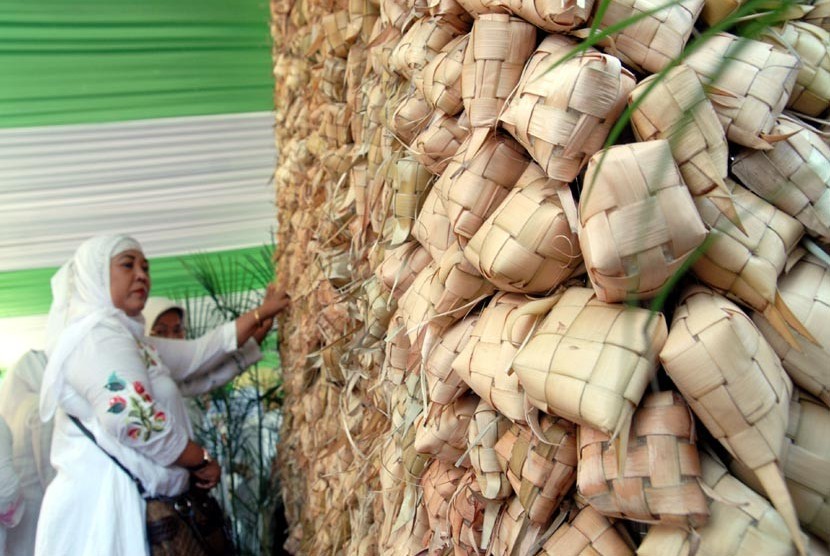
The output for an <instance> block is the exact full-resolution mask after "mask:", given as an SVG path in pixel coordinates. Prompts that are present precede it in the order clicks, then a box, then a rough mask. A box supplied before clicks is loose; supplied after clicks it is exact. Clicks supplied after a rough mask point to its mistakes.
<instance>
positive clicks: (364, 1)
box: [348, 0, 380, 53]
mask: <svg viewBox="0 0 830 556" xmlns="http://www.w3.org/2000/svg"><path fill="white" fill-rule="evenodd" d="M348 11H349V28H350V29H349V33H348V34H350V35H355V36H356V37H357V39H358V41H359V42H362V43H364V44H365V43H368V42H369V38H370V37H371V36H372V29H373V28H374V26H375V21H377V19H378V17H380V9H379V8H378V6H377V5H376V4H373V3H372V1H371V0H349V7H348ZM350 53H351V51H350Z"/></svg>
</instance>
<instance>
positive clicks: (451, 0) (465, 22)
mask: <svg viewBox="0 0 830 556" xmlns="http://www.w3.org/2000/svg"><path fill="white" fill-rule="evenodd" d="M413 4H414V6H413V9H414V11H415V13H416V14H417V15H419V16H421V17H425V16H433V17H438V18H440V19H442V20H444V21H446V22H447V23H449V24H451V25H452V26H453V27H455V28H456V29H457V30H458V31H460V32H462V33H467V32H468V31H469V30H470V28H471V27H472V25H473V16H472V14H470V13H469V12H467V10H465V9H464V6H462V5H461V4H459V3H458V2H457V1H456V0H413Z"/></svg>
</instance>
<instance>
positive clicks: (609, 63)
mask: <svg viewBox="0 0 830 556" xmlns="http://www.w3.org/2000/svg"><path fill="white" fill-rule="evenodd" d="M574 46H575V43H574V42H573V41H572V40H571V39H568V38H566V37H563V36H561V35H549V36H548V37H546V38H545V39H544V40H543V41H542V43H541V44H540V45H539V48H538V49H536V51H535V52H534V54H533V56H531V58H530V60H529V61H528V63H527V67H526V68H525V71H524V74H523V76H522V79H521V81H520V82H519V85H518V89H517V90H516V93H515V95H514V96H513V98H512V100H511V101H510V103H509V104H508V107H507V109H506V110H505V111H504V113H503V114H502V115H501V116H500V118H499V119H500V120H501V122H502V123H503V125H504V128H505V129H506V130H507V131H508V132H510V134H511V135H513V137H515V138H516V139H517V140H518V141H519V143H521V144H522V145H524V147H525V148H526V149H527V150H528V152H530V155H531V156H532V157H533V159H534V160H535V161H536V162H538V163H539V165H540V166H541V167H542V169H543V170H544V171H545V173H546V174H547V175H548V176H549V177H550V178H552V179H554V180H558V181H560V182H563V183H565V184H567V183H570V182H572V181H573V180H574V179H576V176H577V175H578V174H579V172H580V171H581V170H582V168H583V167H584V166H585V164H587V163H588V159H589V158H590V157H591V155H593V154H594V153H595V152H597V151H598V150H599V149H601V148H602V146H603V143H604V142H605V140H606V139H607V137H608V133H609V132H610V130H611V127H612V126H613V125H614V123H615V122H616V121H617V119H618V118H619V116H620V114H621V113H622V111H623V109H624V108H625V101H626V99H627V98H628V94H629V93H630V92H631V90H632V89H633V88H634V85H635V80H634V76H633V75H632V74H631V72H630V71H628V70H627V69H625V68H624V67H623V66H622V64H621V63H620V61H619V60H618V59H617V58H614V57H613V56H608V55H605V54H600V53H599V52H597V51H596V50H594V49H590V48H589V49H588V50H586V51H585V52H584V53H583V54H582V55H580V56H577V57H575V58H572V59H570V60H568V61H566V62H563V63H562V64H561V65H560V66H558V67H557V68H556V70H555V71H548V70H549V69H550V68H551V67H552V66H553V65H554V64H556V63H557V62H559V61H560V60H562V59H563V58H564V57H565V56H566V55H567V54H568V53H569V52H570V51H571V50H572V49H573V47H574ZM563 197H564V198H563V200H562V202H563V207H564V208H565V212H566V214H568V216H569V218H571V217H573V216H575V213H576V210H575V208H573V207H572V206H573V205H574V202H573V201H572V200H570V192H569V191H567V190H565V191H564V194H563ZM568 205H571V206H568ZM571 227H572V228H573V229H574V230H576V222H571Z"/></svg>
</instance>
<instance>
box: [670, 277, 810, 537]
mask: <svg viewBox="0 0 830 556" xmlns="http://www.w3.org/2000/svg"><path fill="white" fill-rule="evenodd" d="M660 360H661V361H662V363H663V366H664V367H665V369H666V372H667V373H668V374H669V376H670V377H671V379H672V380H673V381H674V383H675V384H676V385H677V387H678V388H679V389H680V392H681V393H682V394H683V396H684V397H685V398H686V401H687V402H688V403H689V405H690V406H691V408H692V410H693V411H694V412H695V414H696V415H697V416H698V418H699V419H700V420H701V421H702V422H703V424H704V426H705V427H706V428H707V429H708V430H709V432H710V433H711V434H712V436H714V437H715V438H716V439H718V440H719V441H720V443H721V444H723V446H724V447H725V448H726V449H727V450H728V451H729V452H730V454H732V455H733V456H734V457H736V458H737V459H739V460H740V461H741V462H742V463H744V464H745V465H747V467H749V468H750V469H752V470H753V472H754V473H755V474H756V476H757V477H758V479H759V480H760V481H761V483H762V484H763V485H764V490H765V491H766V492H767V494H768V496H769V498H770V499H771V500H772V502H773V505H774V506H775V508H776V509H777V510H778V511H779V512H780V513H781V515H782V516H783V517H784V520H785V521H786V522H787V526H788V528H790V531H791V535H793V536H795V537H797V542H798V543H799V544H798V546H799V548H801V547H802V544H801V537H800V532H799V530H798V522H797V518H796V515H795V509H794V508H793V503H792V499H791V498H790V494H789V493H788V492H787V489H786V486H785V484H784V477H783V475H782V474H781V469H780V462H781V459H780V458H781V451H782V448H783V444H784V433H785V431H786V430H787V420H788V406H789V401H790V395H791V394H792V388H793V387H792V382H790V378H789V377H788V376H787V373H786V372H785V371H784V368H783V367H782V366H781V362H780V360H779V359H778V356H777V355H775V352H774V351H773V350H772V347H771V346H770V345H769V343H767V341H766V340H765V339H764V337H763V336H761V333H760V332H759V331H758V329H757V328H755V325H754V324H752V321H751V320H750V319H749V317H747V316H746V315H745V314H744V313H743V312H742V311H741V310H740V309H739V308H738V306H737V305H735V304H733V303H732V302H730V301H729V300H727V299H726V298H725V297H722V296H720V295H718V294H716V293H714V292H713V291H711V290H709V289H707V288H704V287H701V286H694V287H692V288H690V289H689V290H687V291H686V292H685V293H684V295H683V298H682V301H681V305H680V306H679V307H678V308H677V310H676V311H675V313H674V320H673V322H672V326H671V331H670V333H669V337H668V340H667V341H666V345H665V346H664V347H663V350H662V351H661V352H660Z"/></svg>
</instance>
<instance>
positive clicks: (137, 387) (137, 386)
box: [133, 380, 144, 394]
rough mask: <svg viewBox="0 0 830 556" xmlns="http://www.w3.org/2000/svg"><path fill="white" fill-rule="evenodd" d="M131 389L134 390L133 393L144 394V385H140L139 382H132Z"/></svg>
mask: <svg viewBox="0 0 830 556" xmlns="http://www.w3.org/2000/svg"><path fill="white" fill-rule="evenodd" d="M133 388H135V391H136V392H138V393H139V394H143V393H144V385H143V384H141V382H139V381H137V380H136V381H135V382H133Z"/></svg>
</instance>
